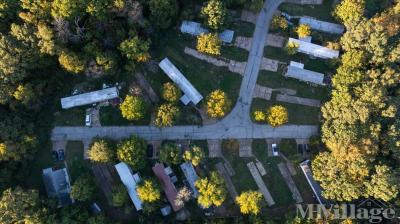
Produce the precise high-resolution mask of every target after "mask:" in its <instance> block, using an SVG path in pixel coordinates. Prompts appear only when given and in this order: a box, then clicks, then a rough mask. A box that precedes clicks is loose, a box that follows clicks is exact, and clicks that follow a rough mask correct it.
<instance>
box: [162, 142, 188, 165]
mask: <svg viewBox="0 0 400 224" xmlns="http://www.w3.org/2000/svg"><path fill="white" fill-rule="evenodd" d="M158 158H159V159H160V161H162V162H164V163H166V164H168V165H171V164H174V165H177V164H179V163H180V162H181V161H182V155H181V149H180V147H179V146H178V145H176V144H172V143H165V144H163V145H162V146H161V149H160V155H159V156H158Z"/></svg>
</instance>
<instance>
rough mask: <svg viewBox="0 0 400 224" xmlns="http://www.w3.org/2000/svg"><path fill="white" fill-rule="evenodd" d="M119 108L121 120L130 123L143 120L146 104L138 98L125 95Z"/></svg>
mask: <svg viewBox="0 0 400 224" xmlns="http://www.w3.org/2000/svg"><path fill="white" fill-rule="evenodd" d="M119 108H120V109H121V114H122V117H123V118H125V119H127V120H130V121H137V120H140V119H142V118H144V114H145V112H146V103H145V102H144V101H143V100H142V99H141V98H140V97H138V96H130V95H127V96H126V97H125V100H124V102H122V103H121V105H120V106H119Z"/></svg>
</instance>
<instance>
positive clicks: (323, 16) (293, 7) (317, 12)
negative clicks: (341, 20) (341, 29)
mask: <svg viewBox="0 0 400 224" xmlns="http://www.w3.org/2000/svg"><path fill="white" fill-rule="evenodd" d="M333 2H334V0H324V1H323V4H322V5H298V4H290V3H283V4H281V5H280V6H279V10H280V11H282V12H286V13H288V14H289V15H291V16H311V17H314V18H316V19H320V20H324V21H327V22H336V21H335V19H334V18H333V16H332V12H333V10H334V8H333V7H332V5H333Z"/></svg>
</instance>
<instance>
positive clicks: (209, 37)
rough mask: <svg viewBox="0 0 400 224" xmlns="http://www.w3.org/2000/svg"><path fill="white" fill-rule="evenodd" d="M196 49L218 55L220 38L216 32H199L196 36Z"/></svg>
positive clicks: (219, 52)
mask: <svg viewBox="0 0 400 224" xmlns="http://www.w3.org/2000/svg"><path fill="white" fill-rule="evenodd" d="M196 48H197V50H198V51H200V52H203V53H206V54H211V55H220V54H221V40H220V39H219V37H218V34H217V33H208V34H200V35H199V36H197V45H196Z"/></svg>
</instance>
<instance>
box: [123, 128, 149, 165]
mask: <svg viewBox="0 0 400 224" xmlns="http://www.w3.org/2000/svg"><path fill="white" fill-rule="evenodd" d="M117 157H118V159H119V160H120V161H122V162H125V163H127V164H129V165H130V166H131V167H132V168H133V169H135V170H138V169H142V168H143V167H144V166H145V165H146V160H145V158H146V143H145V141H144V140H143V139H141V138H139V137H137V136H135V135H132V136H131V137H130V138H128V139H125V140H122V141H121V142H120V143H119V144H118V146H117Z"/></svg>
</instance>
